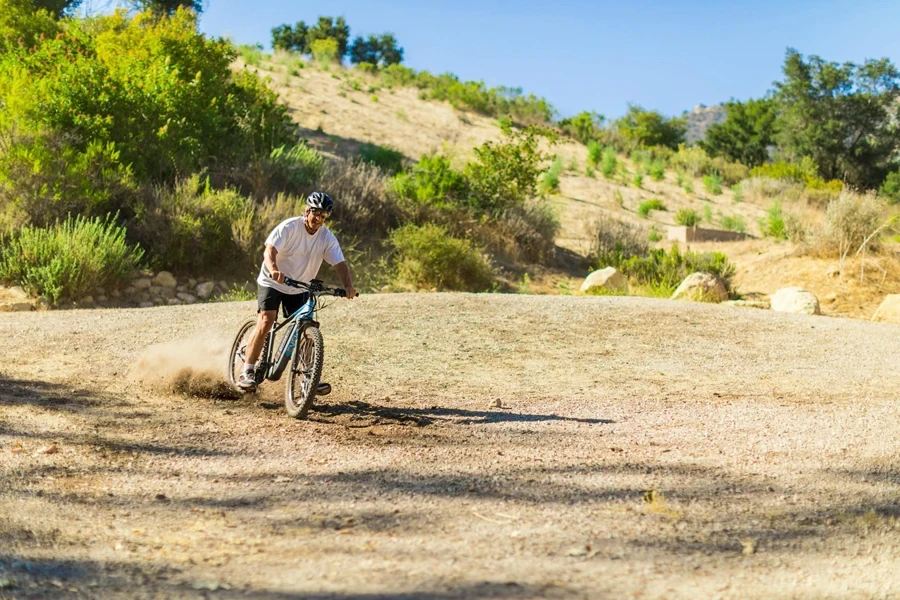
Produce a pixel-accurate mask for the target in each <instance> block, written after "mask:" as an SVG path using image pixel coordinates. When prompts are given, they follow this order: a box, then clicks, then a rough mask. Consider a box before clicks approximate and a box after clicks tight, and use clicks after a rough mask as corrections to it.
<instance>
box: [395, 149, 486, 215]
mask: <svg viewBox="0 0 900 600" xmlns="http://www.w3.org/2000/svg"><path fill="white" fill-rule="evenodd" d="M392 186H393V188H394V190H395V191H396V193H397V195H398V196H399V197H400V198H403V199H406V200H413V201H415V202H418V203H421V204H426V205H431V206H435V207H437V208H450V207H456V206H460V205H461V204H462V203H463V202H464V201H465V199H466V197H467V190H468V184H467V182H466V178H465V176H464V175H463V174H462V173H460V172H459V171H456V170H454V169H453V168H452V166H451V165H450V159H449V158H447V157H446V156H443V155H440V154H425V155H423V156H422V157H421V158H420V159H419V162H418V164H416V165H415V166H414V167H413V168H412V169H411V170H410V171H409V172H404V173H398V174H397V175H396V176H394V178H393V180H392Z"/></svg>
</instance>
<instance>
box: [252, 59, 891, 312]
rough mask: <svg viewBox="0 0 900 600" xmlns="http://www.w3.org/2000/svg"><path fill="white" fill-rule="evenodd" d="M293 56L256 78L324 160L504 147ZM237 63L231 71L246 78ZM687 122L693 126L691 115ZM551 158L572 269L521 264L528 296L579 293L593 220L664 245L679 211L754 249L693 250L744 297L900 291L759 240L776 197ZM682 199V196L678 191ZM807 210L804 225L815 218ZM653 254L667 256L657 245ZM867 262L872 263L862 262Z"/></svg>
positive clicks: (837, 300) (863, 300) (437, 105)
mask: <svg viewBox="0 0 900 600" xmlns="http://www.w3.org/2000/svg"><path fill="white" fill-rule="evenodd" d="M296 64H297V62H296V58H291V57H287V56H284V55H278V54H276V55H275V56H274V57H273V58H271V59H270V60H267V61H264V62H263V63H261V64H260V65H259V66H258V67H254V66H250V67H248V68H250V69H252V70H257V71H259V72H260V74H262V75H264V76H267V77H269V78H270V85H271V87H272V88H273V89H274V90H276V91H277V92H278V94H279V95H280V97H281V98H282V99H283V101H284V102H285V103H286V104H287V105H288V107H289V108H290V112H291V116H292V118H293V119H294V120H295V121H296V122H297V123H298V124H299V126H300V128H301V133H302V135H303V136H304V137H306V138H307V139H308V140H309V141H310V143H311V145H313V146H314V147H316V148H317V149H319V150H320V151H322V152H324V153H326V154H333V155H340V156H355V155H356V153H357V151H358V149H359V147H360V145H361V144H363V143H371V144H378V145H381V146H388V147H391V148H394V149H396V150H399V151H400V152H402V153H403V154H404V155H405V156H406V157H407V159H408V160H410V161H415V160H417V159H418V157H419V156H421V155H422V154H423V153H427V152H430V151H434V150H440V151H443V152H447V153H450V154H452V155H454V156H456V157H457V159H458V160H460V161H462V160H463V159H464V158H465V157H467V156H469V155H470V153H471V151H472V149H473V148H474V147H476V146H478V145H480V144H482V143H483V142H485V141H488V140H497V139H499V138H500V137H501V128H500V125H499V124H498V122H497V121H496V120H495V119H492V118H490V117H486V116H483V115H478V114H474V113H471V112H465V111H460V110H456V109H454V108H453V107H452V106H450V105H449V104H448V103H444V102H433V101H426V100H422V99H421V98H420V97H419V93H418V91H417V90H416V89H414V88H402V87H401V88H394V89H389V88H385V87H380V86H379V83H378V81H377V80H376V79H375V78H373V77H371V76H369V75H367V74H365V73H360V72H358V71H356V70H347V69H341V68H337V67H335V68H331V69H330V70H327V71H325V70H321V69H318V68H315V67H314V66H312V65H308V66H307V67H306V68H302V69H297V68H296ZM244 66H245V65H244V63H242V62H238V63H237V64H236V65H235V68H238V69H240V68H244ZM691 114H692V115H694V116H695V117H696V119H695V121H696V122H695V125H696V126H697V127H701V126H703V124H704V123H705V124H707V125H708V124H709V123H711V122H714V121H716V120H718V119H720V118H721V115H722V114H723V113H722V112H721V107H709V108H700V107H698V108H697V109H695V110H694V111H693V112H692V113H691ZM691 119H694V117H692V118H691ZM551 151H552V152H553V153H554V154H556V155H557V156H559V157H560V158H561V159H562V161H563V164H564V165H565V167H566V168H565V170H564V171H563V173H562V174H561V176H560V192H559V194H558V195H556V196H554V197H553V198H552V202H553V203H554V204H555V205H556V206H557V208H558V210H559V214H560V218H561V223H562V229H561V233H560V235H559V237H558V239H557V244H558V245H559V246H560V247H561V248H563V249H564V250H566V251H568V252H570V253H572V254H573V255H574V256H575V257H581V259H579V260H575V261H570V262H569V264H568V266H567V267H565V268H556V269H553V268H550V269H547V268H544V267H540V266H534V265H532V266H529V265H522V266H520V270H519V274H518V275H516V276H517V277H522V273H523V272H528V273H529V275H530V280H531V283H530V285H529V287H528V289H529V290H530V291H535V292H541V293H566V292H568V291H571V290H577V289H578V286H579V285H580V283H581V280H582V278H583V277H584V275H586V273H587V268H588V265H587V264H585V262H586V257H587V256H588V254H589V253H590V251H591V248H592V244H593V225H594V224H595V223H596V221H597V219H598V218H599V217H601V216H610V217H613V218H615V219H619V220H622V221H625V222H628V223H632V224H634V225H638V226H641V227H645V228H655V229H656V230H657V231H658V232H659V234H660V235H661V236H662V237H663V238H665V235H666V230H667V227H668V226H670V225H673V224H675V215H676V214H677V212H678V210H679V209H689V210H694V211H695V212H696V213H697V214H698V215H702V216H703V215H705V216H706V217H709V219H707V220H708V221H711V222H710V223H708V224H705V225H704V226H706V227H709V226H712V227H721V224H720V223H721V222H722V221H723V219H731V220H733V221H739V222H741V223H742V224H743V225H744V226H745V228H746V231H747V232H748V233H749V234H750V235H751V236H753V237H754V238H756V239H753V240H748V241H746V242H739V243H727V244H711V243H704V244H692V245H691V248H692V249H697V250H707V249H710V250H719V251H722V252H725V253H726V254H727V255H728V257H729V259H730V260H732V261H733V262H734V263H735V265H736V267H737V275H736V277H735V282H736V285H737V288H738V289H739V290H740V291H741V293H743V294H745V295H750V296H753V295H757V294H763V295H767V294H771V293H774V292H775V291H776V290H777V289H779V288H781V287H786V286H794V285H796V286H801V287H806V288H807V289H809V290H811V291H813V292H814V293H815V294H816V295H817V296H818V297H819V298H820V300H821V301H822V308H823V312H824V314H829V315H836V316H852V317H858V318H869V317H871V315H872V314H873V313H874V312H875V309H876V308H877V306H878V304H879V303H880V302H881V300H882V299H883V297H884V295H885V294H888V293H900V253H895V255H894V256H891V255H888V256H887V257H883V258H881V259H879V261H878V265H877V266H874V265H872V266H870V267H869V268H868V275H866V276H865V277H863V278H862V280H860V278H859V277H857V276H852V275H850V273H859V267H860V265H859V263H858V261H855V260H854V259H853V258H852V257H851V259H850V260H849V261H848V262H847V264H846V265H845V271H844V272H843V273H841V274H840V276H839V277H836V276H835V275H836V271H835V268H836V266H837V261H836V260H827V259H817V258H811V257H809V256H804V255H802V253H801V252H799V250H800V248H799V247H798V246H797V245H795V244H791V243H788V242H778V241H775V240H772V239H771V238H764V237H763V236H762V232H761V230H760V225H759V222H760V219H761V218H763V217H765V215H766V214H767V210H769V208H770V206H771V203H772V201H773V198H769V197H765V196H761V195H753V194H746V193H745V194H743V195H742V196H741V197H736V196H735V194H734V190H733V189H732V188H728V187H727V186H726V187H725V188H724V189H723V191H722V193H721V194H718V195H714V194H711V193H709V192H708V191H706V190H705V189H704V184H703V181H702V180H701V179H700V178H699V177H696V178H691V177H687V178H685V180H684V181H680V182H679V178H678V176H677V175H676V173H674V172H673V171H672V170H667V171H666V173H665V176H664V178H663V180H661V181H653V180H652V179H651V178H650V177H648V176H644V177H643V180H642V182H641V184H640V187H637V186H636V185H635V184H634V182H633V181H632V177H633V174H635V173H637V172H638V169H639V168H640V167H639V166H638V165H637V164H635V162H634V161H632V160H630V159H629V158H628V157H626V156H620V157H619V161H620V164H621V165H622V166H623V168H624V169H623V173H622V174H620V175H619V176H617V177H616V178H614V179H606V178H604V177H602V176H601V175H599V174H595V175H594V176H587V175H586V174H585V171H586V163H587V149H586V148H585V146H584V145H582V144H579V143H577V142H574V141H570V140H569V141H567V140H563V141H562V142H561V143H559V144H558V145H556V146H554V147H553V148H552V149H551ZM686 189H687V190H690V191H686ZM653 199H656V200H660V201H661V202H662V204H663V205H664V206H665V208H666V210H655V211H652V212H650V213H649V214H648V215H647V217H642V216H641V215H640V214H639V207H640V205H641V204H642V203H643V202H646V201H648V200H653ZM813 208H814V207H810V210H808V211H807V217H808V218H813V219H821V214H820V212H817V211H816V210H813ZM657 245H660V246H663V247H666V246H668V243H667V242H665V240H664V239H663V240H662V241H660V242H658V244H657ZM870 260H871V259H870Z"/></svg>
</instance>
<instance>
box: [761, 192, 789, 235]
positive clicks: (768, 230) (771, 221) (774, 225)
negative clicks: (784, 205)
mask: <svg viewBox="0 0 900 600" xmlns="http://www.w3.org/2000/svg"><path fill="white" fill-rule="evenodd" d="M759 229H760V231H762V233H763V235H765V236H769V237H773V238H775V239H776V240H786V239H788V234H787V228H786V227H785V223H784V212H783V211H782V209H781V202H778V201H777V200H775V201H773V202H772V203H771V204H770V205H769V208H767V209H766V214H765V216H764V217H762V218H761V219H760V220H759Z"/></svg>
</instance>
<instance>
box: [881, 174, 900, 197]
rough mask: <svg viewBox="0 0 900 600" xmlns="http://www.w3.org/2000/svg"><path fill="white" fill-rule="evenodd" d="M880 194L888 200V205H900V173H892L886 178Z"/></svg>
mask: <svg viewBox="0 0 900 600" xmlns="http://www.w3.org/2000/svg"><path fill="white" fill-rule="evenodd" d="M878 194H879V195H880V196H884V197H885V198H886V199H887V202H888V204H897V203H900V171H892V172H890V173H888V175H887V177H885V178H884V182H883V183H882V184H881V187H880V188H878Z"/></svg>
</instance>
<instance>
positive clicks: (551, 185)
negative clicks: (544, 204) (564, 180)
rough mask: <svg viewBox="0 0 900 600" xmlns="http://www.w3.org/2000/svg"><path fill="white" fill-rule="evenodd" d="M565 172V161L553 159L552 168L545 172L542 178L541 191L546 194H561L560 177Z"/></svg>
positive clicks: (557, 158)
mask: <svg viewBox="0 0 900 600" xmlns="http://www.w3.org/2000/svg"><path fill="white" fill-rule="evenodd" d="M562 171H563V161H562V159H561V158H559V157H558V156H557V157H556V158H554V159H553V162H551V163H550V166H549V167H548V168H547V170H546V171H545V172H544V176H543V177H542V178H541V184H540V189H541V192H542V193H545V194H555V193H557V192H559V175H560V173H562Z"/></svg>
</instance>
